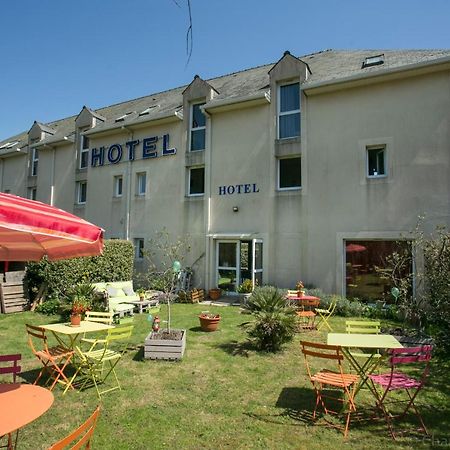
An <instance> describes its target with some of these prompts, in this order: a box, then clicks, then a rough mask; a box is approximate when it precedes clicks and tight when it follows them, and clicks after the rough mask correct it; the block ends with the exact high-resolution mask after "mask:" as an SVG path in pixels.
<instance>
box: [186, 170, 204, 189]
mask: <svg viewBox="0 0 450 450" xmlns="http://www.w3.org/2000/svg"><path fill="white" fill-rule="evenodd" d="M204 193H205V168H204V167H196V168H193V169H189V195H203V194H204Z"/></svg>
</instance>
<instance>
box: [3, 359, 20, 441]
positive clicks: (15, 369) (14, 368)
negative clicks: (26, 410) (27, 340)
mask: <svg viewBox="0 0 450 450" xmlns="http://www.w3.org/2000/svg"><path fill="white" fill-rule="evenodd" d="M21 359H22V355H21V354H19V353H18V354H15V355H0V365H1V364H2V363H9V364H7V365H5V366H2V367H0V375H4V374H11V375H12V378H13V383H15V382H16V376H17V375H18V374H19V373H20V371H21V367H20V366H19V365H18V361H20V360H21ZM18 435H19V430H17V432H16V442H17V437H18ZM5 436H8V442H7V443H6V444H5V445H0V448H8V449H10V448H13V438H12V433H8V434H7V435H6V434H5V435H4V436H0V439H2V438H4V437H5Z"/></svg>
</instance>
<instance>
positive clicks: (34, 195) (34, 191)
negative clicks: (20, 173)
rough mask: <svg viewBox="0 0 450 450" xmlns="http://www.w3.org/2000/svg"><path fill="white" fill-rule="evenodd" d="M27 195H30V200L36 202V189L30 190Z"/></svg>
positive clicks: (31, 188)
mask: <svg viewBox="0 0 450 450" xmlns="http://www.w3.org/2000/svg"><path fill="white" fill-rule="evenodd" d="M27 194H28V195H27V196H28V198H29V199H30V200H36V195H37V188H35V187H30V188H28V193H27Z"/></svg>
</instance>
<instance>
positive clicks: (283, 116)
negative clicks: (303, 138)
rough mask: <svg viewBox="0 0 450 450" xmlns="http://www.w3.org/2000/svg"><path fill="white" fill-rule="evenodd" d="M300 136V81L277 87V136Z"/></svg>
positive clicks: (280, 137) (282, 137) (281, 137)
mask: <svg viewBox="0 0 450 450" xmlns="http://www.w3.org/2000/svg"><path fill="white" fill-rule="evenodd" d="M297 136H300V83H292V84H285V85H282V86H280V87H279V88H278V138H279V139H287V138H293V137H297Z"/></svg>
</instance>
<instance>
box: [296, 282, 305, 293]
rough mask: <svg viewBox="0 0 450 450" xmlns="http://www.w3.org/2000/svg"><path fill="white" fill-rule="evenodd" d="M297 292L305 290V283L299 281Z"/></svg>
mask: <svg viewBox="0 0 450 450" xmlns="http://www.w3.org/2000/svg"><path fill="white" fill-rule="evenodd" d="M295 287H296V289H297V291H300V290H302V289H305V285H304V284H303V281H297V284H296V285H295Z"/></svg>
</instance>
